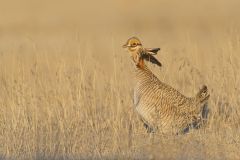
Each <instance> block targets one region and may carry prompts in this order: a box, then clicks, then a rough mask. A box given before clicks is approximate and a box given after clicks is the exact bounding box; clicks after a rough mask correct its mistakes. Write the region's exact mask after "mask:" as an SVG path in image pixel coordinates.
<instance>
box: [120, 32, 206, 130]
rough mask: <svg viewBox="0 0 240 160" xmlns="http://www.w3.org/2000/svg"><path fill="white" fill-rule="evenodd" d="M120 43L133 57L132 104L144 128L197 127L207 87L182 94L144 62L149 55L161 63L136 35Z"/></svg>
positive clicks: (181, 128)
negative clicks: (189, 94) (133, 86)
mask: <svg viewBox="0 0 240 160" xmlns="http://www.w3.org/2000/svg"><path fill="white" fill-rule="evenodd" d="M124 47H127V48H128V50H129V52H130V53H131V56H132V58H133V61H134V68H135V69H134V72H135V78H136V85H135V88H134V105H135V108H136V111H137V112H138V114H139V115H140V117H141V120H142V121H143V122H144V126H145V127H146V128H147V129H148V131H149V132H154V131H156V130H157V129H158V130H160V131H162V132H164V133H169V132H172V133H184V132H186V131H187V130H188V129H189V128H190V127H198V125H199V123H200V122H201V120H202V116H203V115H202V114H203V110H205V109H206V108H205V107H206V103H207V100H208V98H209V94H208V90H207V87H206V86H203V88H202V89H201V90H200V91H199V92H198V93H197V95H196V96H195V97H191V98H189V97H186V96H184V95H183V94H181V93H180V92H179V91H177V90H176V89H174V88H172V87H171V86H169V85H167V84H165V83H163V82H161V81H160V80H159V79H158V78H157V77H156V76H155V75H154V74H153V73H152V72H151V70H150V69H148V67H147V66H146V65H145V64H144V60H147V59H148V58H151V59H152V60H149V61H150V62H152V63H155V64H157V65H159V66H161V63H160V62H159V61H158V60H156V59H155V58H154V57H153V56H152V52H149V51H152V50H155V51H156V49H145V48H143V47H142V44H141V42H140V40H139V39H137V38H136V37H133V38H130V39H129V40H128V41H127V44H126V45H124ZM158 50H159V49H157V51H158ZM155 53H156V52H155ZM143 55H144V56H143ZM146 57H147V58H146Z"/></svg>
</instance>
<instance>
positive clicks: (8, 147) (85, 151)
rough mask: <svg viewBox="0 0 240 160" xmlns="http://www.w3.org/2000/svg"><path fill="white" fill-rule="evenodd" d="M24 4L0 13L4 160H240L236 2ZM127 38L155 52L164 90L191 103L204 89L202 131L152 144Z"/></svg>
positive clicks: (239, 50) (1, 145)
mask: <svg viewBox="0 0 240 160" xmlns="http://www.w3.org/2000/svg"><path fill="white" fill-rule="evenodd" d="M28 2H29V3H28ZM140 2H141V4H139V6H136V5H135V4H136V3H140ZM204 2H205V1H204ZM101 3H107V2H105V1H104V2H101ZM24 4H28V5H24ZM24 4H20V3H19V2H15V3H13V2H12V3H10V2H6V4H5V5H6V6H5V7H8V9H6V8H5V9H4V7H2V9H1V10H2V11H0V12H2V13H4V14H0V17H1V18H3V21H1V26H2V27H1V31H0V34H1V35H0V158H2V159H151V158H155V159H239V158H240V157H239V155H240V150H239V147H240V134H239V133H240V111H239V110H240V75H239V73H240V56H239V54H240V36H239V35H240V30H239V27H238V26H239V22H238V21H236V19H237V18H239V16H237V14H236V13H239V12H238V11H237V10H236V8H237V7H236V6H237V4H238V3H237V1H234V0H232V1H224V0H221V1H219V2H218V3H214V2H211V3H210V2H207V1H206V2H205V3H199V5H195V4H194V3H193V2H190V1H186V2H185V3H179V2H177V1H176V2H175V3H169V2H165V1H160V2H157V1H155V2H151V3H150V4H149V5H148V4H147V3H146V2H142V1H131V3H130V2H128V1H126V2H125V1H123V2H121V3H120V1H117V2H116V4H115V3H112V2H109V3H108V4H109V5H110V6H111V7H112V9H111V7H109V8H110V9H106V11H102V12H101V9H99V8H98V7H97V5H98V4H95V5H94V4H91V5H90V6H93V9H94V11H92V10H91V7H89V4H86V3H83V2H78V3H77V2H74V3H73V2H72V3H69V2H66V3H64V4H62V5H60V4H61V3H60V4H56V5H57V7H56V8H55V7H54V6H55V3H53V2H52V3H50V2H47V1H45V2H41V3H40V2H39V4H35V3H30V1H26V2H25V3H24ZM83 4H85V5H87V8H85V10H86V11H85V10H80V11H78V9H79V8H81V9H84V6H82V5H83ZM129 4H133V5H134V6H135V7H134V8H131V6H129ZM200 4H201V5H200ZM184 5H186V6H184ZM11 6H13V8H11ZM78 6H79V8H78ZM224 6H225V10H223V9H222V7H224ZM38 7H39V8H40V9H39V8H38ZM114 7H115V8H114ZM172 7H175V8H176V7H177V8H176V9H174V8H172ZM214 7H215V8H214ZM66 8H67V9H66ZM100 8H102V9H104V5H100ZM88 9H89V10H88ZM115 9H116V10H115ZM132 9H133V10H134V12H133V11H132ZM185 9H186V10H185ZM204 9H205V10H206V11H204ZM98 10H99V11H98ZM143 10H146V12H143ZM230 11H231V12H230ZM90 12H91V13H90ZM7 13H9V14H7ZM110 13H112V14H110ZM180 13H181V14H180ZM84 14H85V15H86V16H84ZM98 14H99V15H98ZM139 14H140V15H139ZM191 14H193V15H191ZM218 14H219V15H220V16H219V15H218ZM4 15H5V16H4ZM108 15H109V17H107V16H108ZM129 15H131V16H129ZM108 18H109V19H108ZM231 18H232V19H231ZM131 36H138V37H139V38H140V39H141V40H142V41H143V44H144V46H146V47H161V51H160V52H159V54H158V55H157V58H158V59H159V60H160V61H161V63H162V64H163V67H162V68H161V69H159V68H158V67H154V66H152V65H151V64H148V65H149V66H150V68H151V69H152V70H153V72H154V73H155V74H156V75H157V76H158V77H159V79H160V80H162V81H163V82H165V83H168V84H170V85H171V86H173V87H175V88H176V89H178V90H179V91H181V93H183V94H185V95H187V96H193V95H195V94H196V92H197V91H198V90H199V88H200V87H201V85H202V84H206V85H207V86H208V88H209V91H210V94H211V97H210V100H209V109H210V114H209V119H208V123H207V126H206V128H202V129H200V130H196V131H192V132H191V133H190V134H186V135H179V136H173V135H162V134H161V133H157V134H156V137H155V140H154V143H153V144H152V143H149V142H148V140H149V135H148V134H147V133H146V130H145V129H144V127H143V125H142V123H141V122H140V121H139V119H138V117H137V114H136V113H135V112H134V107H133V100H132V92H133V84H134V82H133V76H132V74H131V67H132V65H131V59H130V58H129V55H128V54H127V53H126V52H125V51H124V50H123V49H122V48H121V46H122V44H123V43H124V42H125V41H126V40H127V38H129V37H131Z"/></svg>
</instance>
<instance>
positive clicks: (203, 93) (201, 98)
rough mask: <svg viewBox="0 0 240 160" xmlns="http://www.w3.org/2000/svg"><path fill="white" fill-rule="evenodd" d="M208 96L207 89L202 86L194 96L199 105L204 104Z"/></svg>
mask: <svg viewBox="0 0 240 160" xmlns="http://www.w3.org/2000/svg"><path fill="white" fill-rule="evenodd" d="M209 97H210V95H209V94H208V88H207V86H206V85H204V86H203V87H202V88H201V89H200V91H199V92H198V93H197V95H196V100H197V102H198V103H199V104H204V103H205V102H206V101H207V100H208V99H209Z"/></svg>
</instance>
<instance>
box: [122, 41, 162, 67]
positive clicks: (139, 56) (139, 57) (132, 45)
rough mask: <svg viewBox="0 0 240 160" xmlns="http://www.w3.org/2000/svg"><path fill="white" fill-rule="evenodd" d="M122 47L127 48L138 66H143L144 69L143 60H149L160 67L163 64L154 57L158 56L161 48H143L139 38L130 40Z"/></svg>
mask: <svg viewBox="0 0 240 160" xmlns="http://www.w3.org/2000/svg"><path fill="white" fill-rule="evenodd" d="M122 47H123V48H126V49H127V51H128V52H129V53H130V54H131V57H132V58H133V61H134V62H135V64H136V65H141V66H142V67H143V65H144V63H143V60H147V61H150V62H152V63H153V64H157V65H158V66H160V67H161V66H162V64H161V63H160V62H159V61H158V60H157V59H156V58H155V57H154V56H153V55H156V54H157V52H158V51H159V50H160V48H143V46H142V43H141V41H140V40H139V39H138V38H137V37H132V38H129V39H128V40H127V42H126V43H125V44H124V45H123V46H122Z"/></svg>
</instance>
